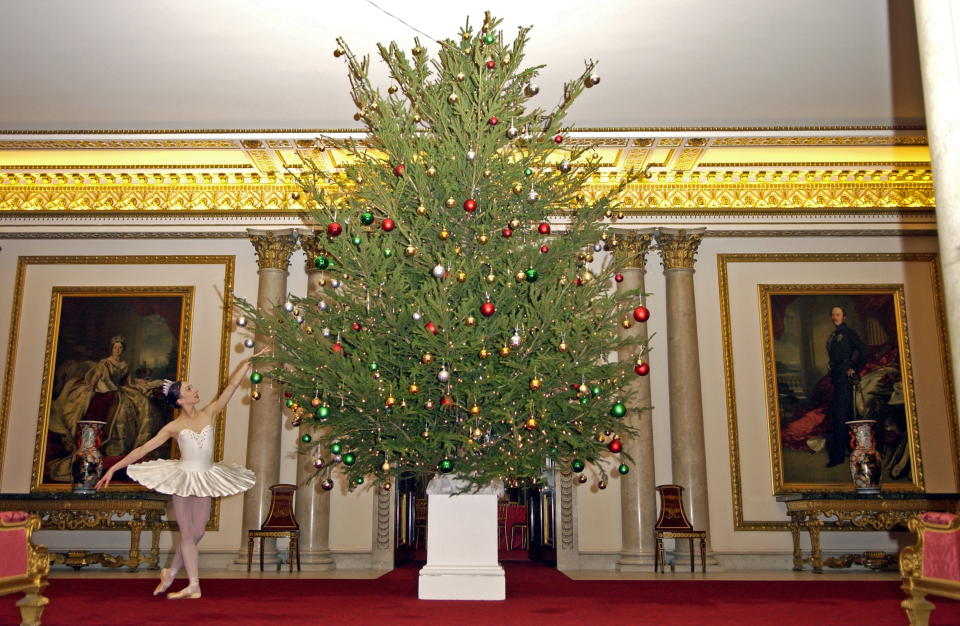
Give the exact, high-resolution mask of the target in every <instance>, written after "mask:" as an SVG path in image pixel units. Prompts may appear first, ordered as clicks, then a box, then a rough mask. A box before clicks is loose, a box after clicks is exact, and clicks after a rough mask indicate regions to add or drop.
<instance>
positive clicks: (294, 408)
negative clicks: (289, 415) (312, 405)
mask: <svg viewBox="0 0 960 626" xmlns="http://www.w3.org/2000/svg"><path fill="white" fill-rule="evenodd" d="M290 410H291V411H294V412H296V411H298V410H300V404H299V403H298V402H294V403H293V404H291V405H290Z"/></svg>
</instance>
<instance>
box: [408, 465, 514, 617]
mask: <svg viewBox="0 0 960 626" xmlns="http://www.w3.org/2000/svg"><path fill="white" fill-rule="evenodd" d="M431 484H432V483H431ZM428 494H429V495H428V505H427V506H428V508H427V564H426V565H425V566H424V567H423V569H421V570H420V591H419V594H418V597H419V598H420V599H421V600H503V599H505V598H506V580H505V578H504V575H503V568H502V567H500V563H499V561H498V560H497V495H496V493H481V494H463V495H447V494H436V493H430V490H428Z"/></svg>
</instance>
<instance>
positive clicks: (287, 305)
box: [283, 300, 293, 313]
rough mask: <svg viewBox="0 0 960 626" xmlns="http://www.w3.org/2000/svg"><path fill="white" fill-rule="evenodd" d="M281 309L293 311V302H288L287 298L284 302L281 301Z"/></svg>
mask: <svg viewBox="0 0 960 626" xmlns="http://www.w3.org/2000/svg"><path fill="white" fill-rule="evenodd" d="M283 310H284V311H286V312H287V313H289V312H291V311H293V302H290V301H289V300H287V301H286V302H284V303H283Z"/></svg>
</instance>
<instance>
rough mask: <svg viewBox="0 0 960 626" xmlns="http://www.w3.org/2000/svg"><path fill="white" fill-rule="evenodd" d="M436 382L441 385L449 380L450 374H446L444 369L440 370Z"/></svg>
mask: <svg viewBox="0 0 960 626" xmlns="http://www.w3.org/2000/svg"><path fill="white" fill-rule="evenodd" d="M437 380H439V381H440V382H442V383H445V382H447V381H448V380H450V372H448V371H447V369H446V368H443V369H441V370H440V371H439V372H437Z"/></svg>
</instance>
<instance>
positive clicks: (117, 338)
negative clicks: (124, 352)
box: [110, 335, 127, 346]
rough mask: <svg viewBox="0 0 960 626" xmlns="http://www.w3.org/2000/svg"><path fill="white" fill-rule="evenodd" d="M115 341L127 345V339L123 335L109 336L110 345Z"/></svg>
mask: <svg viewBox="0 0 960 626" xmlns="http://www.w3.org/2000/svg"><path fill="white" fill-rule="evenodd" d="M115 343H122V344H123V345H127V340H126V338H124V336H123V335H114V336H113V337H111V338H110V345H111V346H112V345H113V344H115Z"/></svg>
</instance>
